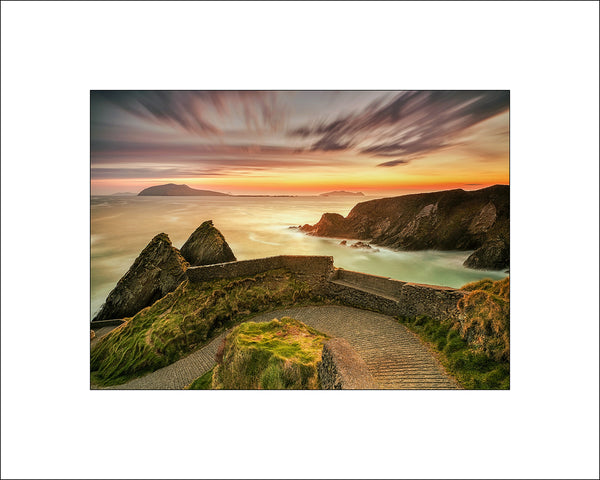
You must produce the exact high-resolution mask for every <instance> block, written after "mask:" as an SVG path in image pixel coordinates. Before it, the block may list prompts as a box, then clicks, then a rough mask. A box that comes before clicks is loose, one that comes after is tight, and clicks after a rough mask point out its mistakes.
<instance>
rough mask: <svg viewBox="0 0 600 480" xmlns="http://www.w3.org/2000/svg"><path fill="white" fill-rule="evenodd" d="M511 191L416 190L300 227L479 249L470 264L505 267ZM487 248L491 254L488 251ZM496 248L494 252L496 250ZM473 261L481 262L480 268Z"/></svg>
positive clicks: (391, 244) (405, 246)
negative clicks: (496, 242)
mask: <svg viewBox="0 0 600 480" xmlns="http://www.w3.org/2000/svg"><path fill="white" fill-rule="evenodd" d="M509 225H510V195H509V186H508V185H494V186H492V187H487V188H482V189H480V190H474V191H464V190H461V189H456V190H446V191H442V192H432V193H417V194H412V195H402V196H400V197H391V198H381V199H377V200H370V201H368V202H361V203H358V204H357V205H356V206H355V207H354V208H353V209H352V210H351V211H350V213H349V214H348V216H347V217H345V218H344V217H343V216H341V215H339V214H337V213H325V214H323V216H322V217H321V220H320V221H319V222H318V223H316V224H315V225H304V226H303V227H302V228H301V230H302V231H303V232H305V233H307V234H309V235H315V236H320V237H344V238H350V239H356V240H366V241H369V242H370V243H371V244H374V245H381V246H383V247H388V248H394V249H398V250H427V249H432V250H477V249H479V248H480V247H483V245H484V244H485V243H486V242H488V241H491V240H492V239H495V238H499V239H501V241H502V242H504V243H505V248H504V247H502V248H500V250H498V248H499V247H500V245H499V244H494V243H493V242H492V243H490V244H489V245H488V246H487V247H486V248H484V249H483V250H482V251H480V252H475V253H477V258H478V260H475V257H474V258H473V259H472V260H471V261H469V262H466V263H465V265H466V266H469V267H471V268H489V269H505V268H506V267H507V266H508V264H509V258H508V255H509V248H508V247H509ZM486 252H487V253H486ZM494 252H495V253H494ZM471 265H478V266H477V267H474V266H471Z"/></svg>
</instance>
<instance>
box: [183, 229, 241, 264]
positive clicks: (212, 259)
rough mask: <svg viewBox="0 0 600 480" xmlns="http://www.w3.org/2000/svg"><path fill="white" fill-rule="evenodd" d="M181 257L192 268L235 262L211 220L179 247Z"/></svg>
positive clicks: (229, 249)
mask: <svg viewBox="0 0 600 480" xmlns="http://www.w3.org/2000/svg"><path fill="white" fill-rule="evenodd" d="M181 255H183V258H185V259H186V260H187V261H188V262H189V263H190V265H191V266H194V267H195V266H198V265H212V264H214V263H224V262H235V260H236V258H235V255H234V254H233V252H232V251H231V248H230V247H229V245H228V244H227V242H226V241H225V237H224V236H223V234H222V233H221V232H219V230H217V229H216V228H215V227H214V226H213V222H212V220H207V221H206V222H204V223H203V224H202V225H200V226H199V227H198V228H197V229H196V231H195V232H194V233H192V234H191V235H190V238H188V239H187V241H186V242H185V243H184V244H183V247H181Z"/></svg>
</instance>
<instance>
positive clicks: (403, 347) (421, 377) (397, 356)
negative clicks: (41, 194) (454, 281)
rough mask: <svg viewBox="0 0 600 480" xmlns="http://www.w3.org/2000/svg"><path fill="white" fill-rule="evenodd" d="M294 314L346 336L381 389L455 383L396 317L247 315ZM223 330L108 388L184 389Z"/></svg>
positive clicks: (338, 310)
mask: <svg viewBox="0 0 600 480" xmlns="http://www.w3.org/2000/svg"><path fill="white" fill-rule="evenodd" d="M286 316H287V317H292V318H295V319H297V320H300V321H301V322H304V323H306V324H307V325H310V326H311V327H313V328H316V329H317V330H320V331H321V332H324V333H327V334H328V335H330V336H333V337H342V338H345V339H346V340H347V341H348V343H350V345H352V347H353V348H354V349H355V350H356V352H357V353H358V354H359V355H360V356H361V357H362V358H363V360H364V361H365V363H366V364H367V368H368V369H369V371H370V372H371V374H372V375H373V377H374V379H375V381H376V382H377V384H378V387H379V388H381V389H402V390H404V389H418V390H426V389H435V390H438V389H456V388H459V387H458V385H457V383H456V382H455V381H454V379H453V378H452V377H450V376H449V375H448V374H447V373H446V372H445V370H444V368H443V367H442V365H441V364H440V363H439V361H438V360H437V359H436V357H435V356H434V354H433V353H432V352H431V351H430V350H429V349H428V348H427V347H426V346H425V345H424V344H423V343H422V342H421V340H420V339H419V338H418V337H417V336H416V335H415V334H414V333H412V332H411V331H410V330H408V329H407V328H406V327H405V326H404V325H401V324H400V323H398V321H396V320H395V319H394V318H392V317H389V316H387V315H382V314H380V313H375V312H371V311H368V310H360V309H357V308H350V307H340V306H313V307H298V308H286V309H281V310H275V311H273V312H269V313H262V314H259V315H257V316H255V317H253V318H250V319H248V320H251V321H256V322H267V321H270V320H272V319H273V318H281V317H286ZM224 336H225V333H222V334H221V335H219V336H218V337H216V338H215V339H213V340H212V341H211V342H210V343H208V344H207V345H206V346H204V347H202V348H201V349H199V350H197V351H196V352H194V353H192V354H190V355H188V356H187V357H185V358H182V359H181V360H179V361H177V362H175V363H173V364H171V365H169V366H167V367H165V368H161V369H160V370H157V371H155V372H152V373H149V374H148V375H145V376H144V377H140V378H136V379H134V380H131V381H129V382H127V383H124V384H122V385H117V386H114V387H109V388H111V389H125V390H138V389H152V390H158V389H182V388H184V387H185V386H187V385H189V384H190V383H191V382H192V381H194V380H195V379H196V378H198V377H199V376H201V375H203V374H204V373H206V372H207V371H208V370H210V369H211V368H212V367H213V366H214V365H215V353H216V351H217V348H218V347H219V345H220V343H221V341H222V340H223V338H224Z"/></svg>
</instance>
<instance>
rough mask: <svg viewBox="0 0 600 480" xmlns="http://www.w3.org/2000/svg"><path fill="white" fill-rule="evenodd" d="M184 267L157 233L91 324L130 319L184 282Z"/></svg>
mask: <svg viewBox="0 0 600 480" xmlns="http://www.w3.org/2000/svg"><path fill="white" fill-rule="evenodd" d="M187 267H188V264H187V262H186V261H185V259H184V258H183V257H182V256H181V254H180V253H179V251H178V250H177V249H176V248H175V247H174V246H173V245H172V244H171V240H170V239H169V237H168V235H167V234H166V233H159V234H158V235H156V236H155V237H154V238H153V239H152V240H151V241H150V243H149V244H148V245H147V246H146V248H144V250H142V253H140V255H139V256H138V257H137V258H136V259H135V262H133V265H132V266H131V267H130V268H129V270H128V271H127V273H126V274H125V275H124V276H123V277H122V278H121V279H120V280H119V282H118V283H117V286H116V287H115V288H114V289H113V290H112V291H111V292H110V293H109V295H108V297H107V298H106V302H104V304H103V305H102V307H101V308H100V311H99V312H98V313H97V314H96V316H95V317H94V321H96V320H108V319H112V318H125V317H132V316H133V315H135V314H136V313H138V312H139V311H140V310H141V309H143V308H145V307H148V306H150V305H152V304H153V303H154V302H155V301H156V300H158V299H159V298H162V297H164V296H165V295H166V294H167V293H169V292H172V291H173V290H175V288H177V286H178V285H179V284H180V283H181V282H182V281H183V280H185V271H186V269H187Z"/></svg>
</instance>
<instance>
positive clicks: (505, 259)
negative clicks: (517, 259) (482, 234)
mask: <svg viewBox="0 0 600 480" xmlns="http://www.w3.org/2000/svg"><path fill="white" fill-rule="evenodd" d="M509 260H510V247H509V245H508V243H507V242H506V241H504V240H502V239H501V238H494V239H490V240H486V242H485V243H484V244H483V245H482V246H481V247H479V248H478V249H477V250H475V251H474V252H473V253H472V254H471V255H469V258H467V259H466V260H465V262H464V266H465V267H469V268H476V269H480V270H502V269H503V268H506V267H507V266H508V264H509Z"/></svg>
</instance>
